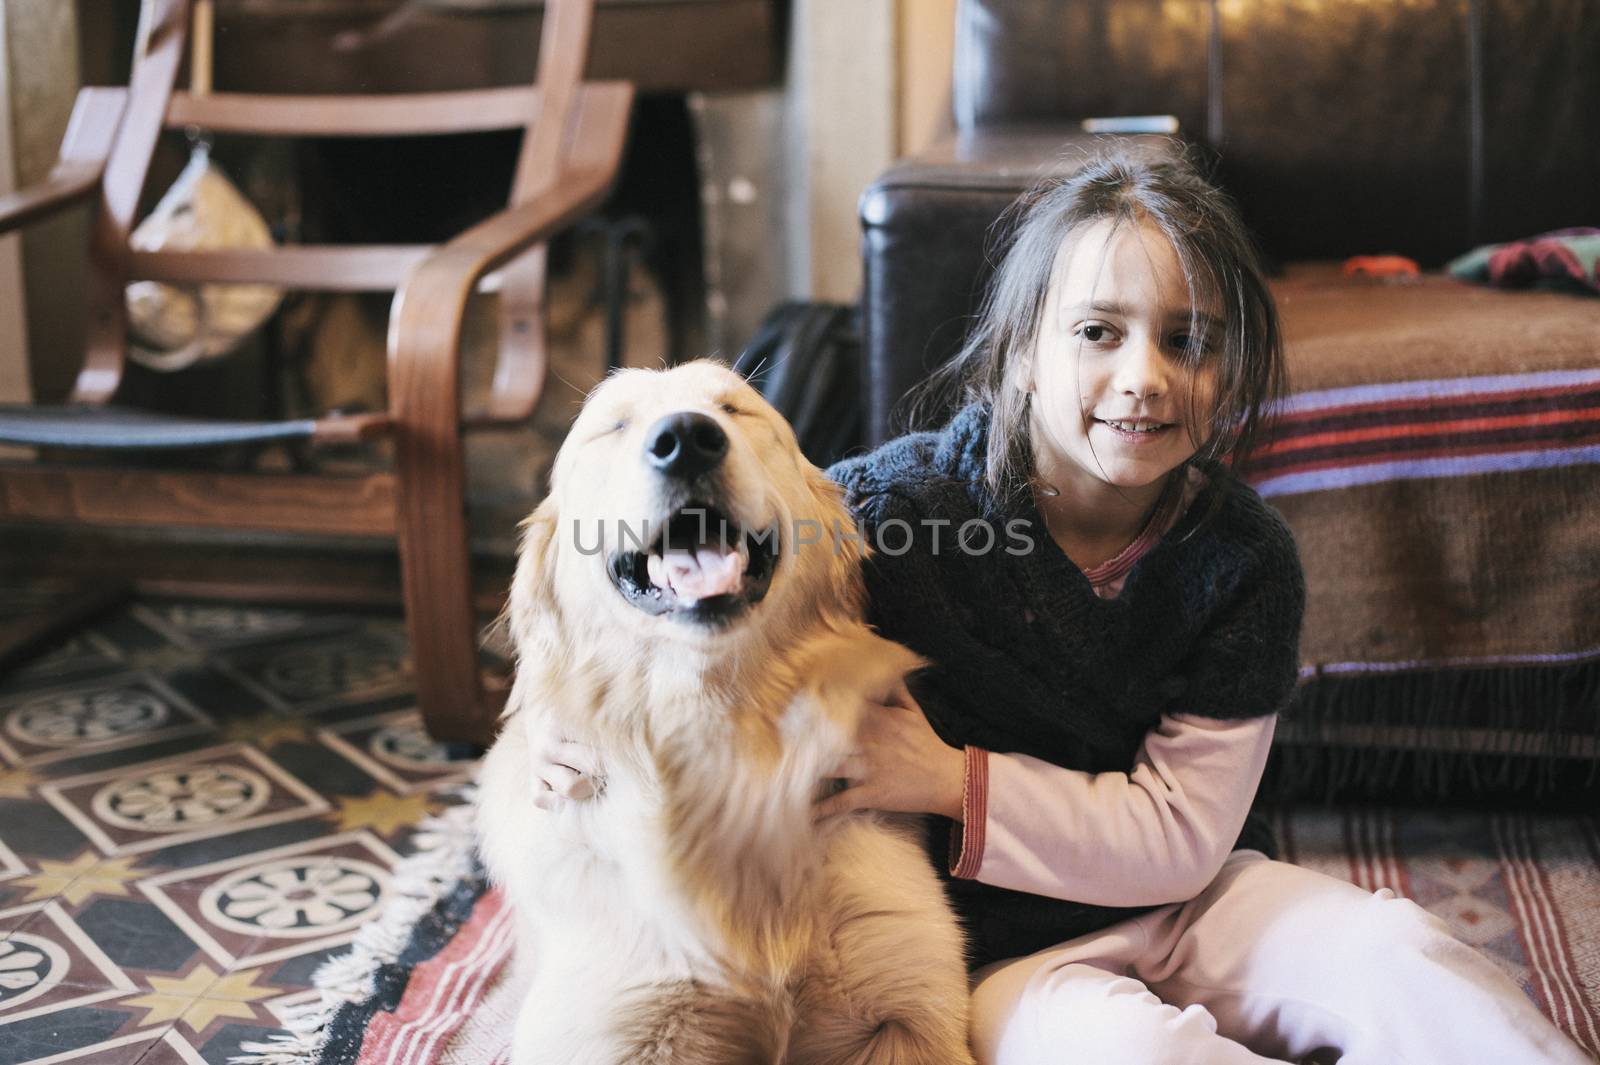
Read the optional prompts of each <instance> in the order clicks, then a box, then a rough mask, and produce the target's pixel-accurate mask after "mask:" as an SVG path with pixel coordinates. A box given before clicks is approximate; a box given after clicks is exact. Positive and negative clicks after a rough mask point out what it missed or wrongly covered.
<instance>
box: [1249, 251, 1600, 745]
mask: <svg viewBox="0 0 1600 1065" xmlns="http://www.w3.org/2000/svg"><path fill="white" fill-rule="evenodd" d="M1275 290H1276V293H1277V296H1278V300H1279V305H1280V308H1281V311H1282V314H1283V320H1284V329H1285V334H1286V344H1287V349H1288V354H1289V367H1290V381H1291V384H1292V387H1293V389H1294V391H1293V394H1292V395H1291V396H1290V398H1289V399H1288V401H1287V402H1286V404H1285V405H1284V406H1283V408H1282V409H1281V411H1280V417H1279V419H1278V422H1277V425H1276V427H1275V429H1274V431H1273V433H1272V435H1271V437H1270V439H1269V440H1268V442H1267V443H1266V445H1265V446H1264V447H1263V448H1262V449H1261V450H1260V451H1259V452H1258V453H1257V454H1256V455H1255V456H1254V457H1253V459H1252V460H1251V462H1250V463H1249V464H1248V465H1247V466H1246V467H1245V468H1244V470H1243V472H1244V473H1245V476H1246V477H1247V478H1248V479H1249V480H1250V481H1251V482H1252V483H1253V484H1254V485H1255V486H1256V488H1257V489H1258V490H1259V491H1260V492H1261V494H1262V495H1263V496H1266V497H1267V498H1268V499H1270V500H1271V502H1272V503H1273V505H1275V506H1276V507H1277V508H1278V509H1279V510H1281V511H1282V512H1283V514H1284V516H1285V517H1286V518H1287V519H1288V521H1289V524H1290V525H1291V526H1292V527H1293V529H1294V534H1295V539H1296V541H1297V542H1298V544H1299V546H1300V552H1301V557H1302V559H1303V561H1304V564H1305V569H1306V580H1307V590H1308V601H1307V612H1306V625H1305V633H1304V637H1303V642H1302V645H1301V655H1302V663H1303V670H1302V676H1303V678H1304V680H1305V681H1306V685H1305V686H1304V687H1303V688H1302V692H1301V697H1300V700H1299V703H1300V706H1299V709H1300V712H1299V713H1298V714H1292V715H1291V716H1290V718H1289V721H1288V722H1287V724H1289V726H1290V727H1289V729H1288V730H1287V732H1286V735H1285V738H1286V739H1287V740H1288V741H1289V742H1291V743H1293V742H1295V741H1296V740H1297V739H1299V740H1301V741H1305V742H1313V741H1315V742H1328V743H1338V742H1342V741H1339V740H1338V739H1337V737H1336V735H1335V734H1336V733H1340V732H1341V730H1342V731H1343V734H1344V735H1346V737H1347V738H1348V736H1349V735H1351V734H1350V733H1349V729H1350V728H1351V727H1356V728H1359V729H1364V730H1366V731H1365V732H1363V733H1362V735H1363V736H1364V737H1365V738H1364V739H1362V740H1358V741H1351V742H1355V743H1357V745H1358V746H1359V745H1364V746H1369V747H1377V748H1385V749H1393V748H1395V747H1396V746H1397V745H1399V746H1405V745H1407V744H1409V745H1410V746H1412V747H1418V746H1421V747H1428V746H1430V745H1431V746H1434V747H1437V746H1438V743H1439V742H1444V743H1446V744H1447V745H1454V746H1455V747H1456V748H1457V749H1458V750H1460V751H1462V752H1466V753H1474V752H1476V753H1480V754H1481V753H1484V752H1485V751H1490V753H1494V752H1493V751H1491V749H1497V750H1498V753H1499V754H1505V753H1507V751H1508V750H1511V749H1513V748H1514V749H1516V750H1519V751H1523V752H1524V753H1531V754H1536V755H1539V756H1541V757H1543V756H1555V757H1573V756H1576V757H1579V758H1583V759H1587V760H1590V761H1593V760H1594V759H1596V758H1597V757H1600V712H1597V711H1600V607H1597V606H1596V604H1597V603H1600V300H1595V299H1592V298H1584V297H1579V296H1572V295H1565V294H1558V293H1549V292H1507V291H1499V290H1493V289H1484V288H1478V287H1475V286H1470V285H1467V284H1465V283H1462V282H1459V281H1456V280H1453V279H1450V278H1447V277H1441V276H1424V277H1422V278H1420V279H1416V280H1414V281H1412V282H1410V283H1385V282H1382V281H1373V280H1371V279H1362V278H1346V277H1342V276H1341V275H1340V274H1339V273H1338V271H1337V269H1336V268H1322V267H1304V268H1301V269H1300V270H1298V271H1294V272H1291V273H1290V274H1289V276H1288V277H1287V278H1286V279H1285V280H1283V281H1281V282H1279V283H1278V284H1277V285H1276V286H1275ZM1402 674H1404V675H1405V676H1404V679H1403V680H1399V679H1396V680H1395V681H1394V682H1393V683H1381V682H1379V679H1380V678H1384V677H1391V678H1398V677H1399V676H1400V675H1402ZM1356 678H1360V679H1361V681H1362V683H1361V684H1360V685H1358V686H1357V687H1356V688H1351V687H1350V686H1348V685H1341V684H1338V683H1330V682H1333V681H1337V680H1341V679H1352V680H1354V679H1356ZM1353 693H1356V694H1353ZM1379 727H1381V728H1387V729H1389V730H1390V732H1389V734H1388V735H1387V736H1380V735H1378V734H1377V733H1375V732H1373V731H1372V730H1373V729H1374V728H1379ZM1296 729H1299V730H1300V732H1299V733H1298V734H1297V733H1296ZM1396 729H1402V730H1408V731H1407V732H1406V734H1405V735H1401V734H1400V733H1399V732H1396V731H1395V730H1396ZM1469 731H1470V732H1471V733H1472V735H1470V736H1469V735H1467V733H1468V732H1469ZM1430 737H1431V738H1430ZM1365 770H1366V771H1367V773H1368V775H1369V776H1371V775H1373V774H1376V773H1382V774H1387V773H1388V767H1387V766H1386V765H1384V764H1383V760H1382V759H1369V760H1367V761H1366V763H1365Z"/></svg>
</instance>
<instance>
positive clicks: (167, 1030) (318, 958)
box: [0, 593, 473, 1065]
mask: <svg viewBox="0 0 1600 1065" xmlns="http://www.w3.org/2000/svg"><path fill="white" fill-rule="evenodd" d="M0 602H3V606H0V615H4V614H16V613H21V612H23V611H24V610H26V609H28V608H29V607H30V606H33V605H36V604H32V603H30V602H29V601H28V597H27V596H26V595H18V594H9V593H8V594H7V595H6V596H5V598H4V600H3V601H0ZM404 649H405V639H404V633H403V631H402V627H401V625H400V622H399V619H398V618H397V617H396V616H394V615H382V614H362V613H354V612H338V611H327V610H322V611H319V610H311V609H299V608H293V609H288V608H285V609H278V608H264V609H263V608H247V607H237V606H220V605H216V604H206V603H194V602H160V601H143V602H137V603H132V604H129V605H128V606H126V607H124V608H122V609H120V610H118V611H117V612H115V613H114V614H112V615H110V616H108V617H105V618H103V619H102V620H100V621H98V622H97V623H95V624H93V625H91V626H89V627H87V628H86V629H84V630H82V631H80V632H79V633H77V634H75V635H74V636H72V637H71V638H70V639H68V640H67V641H66V642H65V643H64V644H62V645H60V646H58V647H56V648H55V649H53V650H51V651H49V652H47V653H45V654H44V655H42V656H40V657H37V658H35V659H33V660H31V661H29V662H27V663H25V664H24V665H22V666H21V667H19V668H17V669H15V670H13V671H12V672H10V673H9V674H7V675H5V676H3V677H0V1065H14V1063H21V1062H35V1063H41V1065H42V1063H45V1062H52V1063H53V1062H83V1063H90V1062H93V1063H97V1065H99V1063H106V1065H109V1063H117V1065H133V1063H135V1062H138V1063H141V1065H173V1063H180V1062H186V1063H191V1065H192V1063H194V1062H201V1061H204V1062H225V1061H227V1060H228V1058H229V1057H230V1056H231V1055H233V1054H236V1053H238V1050H239V1044H240V1043H241V1042H244V1041H251V1040H255V1039H258V1038H260V1037H261V1035H262V1034H263V1031H264V1030H267V1029H273V1028H276V1027H278V1011H280V1010H281V1009H282V1008H283V1007H284V1006H285V1005H286V1004H292V1003H294V1002H296V1001H299V1000H301V999H303V998H304V997H307V992H308V990H309V988H310V978H311V974H312V972H313V971H314V970H315V969H316V968H317V966H318V965H320V964H321V963H322V961H323V960H324V959H326V958H327V957H329V956H330V955H331V954H335V953H338V952H339V951H340V950H341V949H342V948H343V946H344V945H345V944H346V943H348V941H349V940H350V938H351V937H352V936H353V935H354V934H355V931H356V929H357V928H358V927H359V926H360V925H361V924H362V923H363V922H365V921H366V920H368V919H369V918H371V917H372V916H373V915H374V914H375V913H376V912H377V910H378V908H379V907H380V906H381V905H382V903H383V900H384V897H385V893H386V892H387V891H389V890H390V887H389V871H390V869H391V868H392V866H393V865H394V863H395V862H396V861H397V860H398V859H399V858H400V857H401V856H403V855H405V854H406V853H408V851H409V849H410V840H411V836H412V834H413V831H414V828H413V826H415V825H416V824H417V822H418V821H420V820H421V819H422V818H423V817H424V816H425V815H427V814H428V813H429V812H431V811H433V810H436V809H438V808H440V807H441V806H442V805H443V804H445V803H447V802H448V801H449V799H448V798H446V797H444V796H443V795H441V792H442V791H444V790H447V789H448V788H449V787H450V786H451V785H453V784H456V783H459V782H461V781H462V780H463V779H465V777H466V776H467V774H468V772H469V770H470V765H471V763H470V758H471V755H472V753H473V752H472V751H470V750H467V749H463V748H449V747H444V746H440V745H436V744H434V743H432V742H431V741H430V740H429V739H428V738H427V737H426V736H425V735H424V734H423V732H422V730H421V727H420V724H419V722H418V719H417V716H416V713H415V710H414V706H413V702H412V699H411V698H410V696H409V693H408V690H407V687H406V677H405V673H404V670H403V665H404V663H403V656H404Z"/></svg>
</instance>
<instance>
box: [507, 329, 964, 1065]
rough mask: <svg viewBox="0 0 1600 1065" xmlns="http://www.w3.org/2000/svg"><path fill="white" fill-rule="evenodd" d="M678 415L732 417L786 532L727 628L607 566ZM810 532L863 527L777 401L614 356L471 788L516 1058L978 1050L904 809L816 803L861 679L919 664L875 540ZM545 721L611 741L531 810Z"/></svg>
mask: <svg viewBox="0 0 1600 1065" xmlns="http://www.w3.org/2000/svg"><path fill="white" fill-rule="evenodd" d="M677 411H696V412H700V413H703V414H705V415H707V416H709V417H711V418H714V419H715V420H716V421H717V423H718V424H719V425H720V427H721V428H722V429H723V430H724V432H725V433H726V434H727V436H728V439H729V450H728V454H727V456H726V459H725V460H724V466H725V480H724V482H723V483H724V488H725V490H726V495H725V496H724V497H723V499H724V501H725V502H726V504H727V507H726V509H727V511H728V513H729V514H730V516H732V517H735V518H736V519H737V520H740V521H741V522H743V523H745V524H746V525H748V526H750V527H760V526H765V525H766V524H768V523H769V522H771V523H776V524H777V526H778V527H779V528H780V529H781V534H780V535H781V537H782V550H781V553H780V558H779V560H778V563H777V567H776V569H775V571H774V573H773V577H772V584H771V587H770V589H769V591H768V593H767V595H766V597H765V598H764V599H763V600H762V601H761V602H759V603H757V604H755V605H754V606H753V607H752V608H751V609H750V610H749V612H748V613H747V614H745V615H744V616H743V617H741V618H740V619H738V620H736V621H734V622H733V623H732V624H731V625H728V626H726V627H721V628H714V627H709V626H702V625H698V624H694V623H686V622H684V621H682V620H680V619H674V618H671V617H665V616H651V615H649V614H646V613H644V612H642V611H640V610H638V609H636V608H635V607H633V606H632V605H630V604H629V603H628V602H626V601H625V600H624V598H623V597H622V595H621V594H620V593H619V592H618V590H617V589H616V588H615V587H614V586H613V585H612V584H611V583H610V581H609V578H608V577H607V575H606V570H605V565H606V558H607V557H608V555H609V554H610V552H611V550H612V548H613V547H614V546H615V545H616V538H617V536H618V535H619V532H618V530H617V528H616V522H617V521H618V520H619V519H621V520H627V521H630V522H634V523H637V522H639V521H640V520H641V519H644V518H655V517H658V516H659V515H661V514H662V512H663V507H670V506H671V505H673V504H672V503H670V502H665V501H666V499H667V496H666V495H665V494H664V493H665V489H664V488H663V486H662V484H661V481H662V478H661V476H660V475H659V474H658V473H657V472H656V471H654V470H653V469H652V468H650V466H649V464H648V463H646V462H645V461H644V447H645V433H646V432H647V430H648V429H649V428H650V427H651V425H652V424H653V423H655V422H656V419H657V418H658V417H660V416H662V415H665V414H668V413H672V412H677ZM730 411H732V413H730ZM806 521H811V522H815V523H816V524H815V525H814V526H813V525H806V524H805V522H806ZM602 522H603V523H604V525H603V538H604V543H603V549H602V550H600V551H599V552H595V551H594V550H593V549H594V547H595V545H596V542H597V540H600V539H601V537H602V532H601V523H602ZM797 522H799V523H800V524H798V525H797V524H796V523H797ZM797 528H798V529H824V530H834V529H836V528H840V529H844V530H850V529H851V528H852V526H851V525H850V521H849V515H848V512H847V511H846V510H845V508H844V506H843V504H842V502H841V501H840V498H839V494H838V489H837V488H836V487H835V486H834V485H833V484H832V483H831V482H829V481H828V480H827V478H826V477H824V476H823V475H822V473H821V472H820V471H819V470H817V469H816V468H815V467H814V466H811V465H810V464H809V463H807V462H806V461H805V460H804V459H803V458H802V457H801V455H800V451H799V449H798V447H797V446H796V443H795V438H794V434H793V431H792V430H791V429H790V427H789V426H788V424H787V423H786V422H785V421H784V420H783V419H782V418H781V417H780V416H779V415H778V414H777V413H776V412H775V411H774V410H772V408H771V407H770V406H768V405H767V404H766V403H765V402H764V401H763V400H762V399H761V397H760V396H759V395H758V394H757V393H756V392H755V391H754V390H753V389H752V388H750V386H749V385H748V384H746V383H745V382H744V380H743V379H742V378H740V377H739V376H738V375H736V374H734V373H732V372H731V371H729V370H728V369H727V368H725V367H723V366H721V365H719V364H716V363H712V362H709V361H700V362H695V363H690V364H688V365H686V366H682V367H678V368H676V369H672V370H669V371H649V370H630V371H624V372H622V373H620V374H617V375H615V376H613V377H611V378H608V379H607V380H606V381H605V382H604V383H603V384H602V385H601V386H600V387H599V388H598V389H596V391H595V393H594V394H593V395H592V396H591V397H590V400H589V402H588V403H587V404H586V405H585V408H584V410H583V411H582V413H581V415H580V416H579V418H578V420H577V422H576V424H575V425H574V426H573V428H572V431H571V433H570V434H569V436H568V442H567V443H566V444H565V445H564V446H563V447H562V449H561V451H560V453H559V455H558V456H557V458H556V464H555V469H554V473H553V475H552V483H551V492H550V495H549V497H548V498H547V499H546V500H545V502H544V503H543V504H542V505H541V506H540V507H539V508H538V510H536V511H535V512H534V514H533V516H532V517H531V518H530V519H529V520H528V522H527V523H526V527H525V537H524V540H523V546H522V551H521V555H520V558H519V563H518V567H517V574H516V578H515V582H514V585H513V590H512V597H511V607H510V611H509V616H510V621H511V626H512V630H513V635H514V638H515V641H516V645H517V651H518V658H519V664H518V670H517V676H516V680H515V683H514V686H513V689H512V693H511V699H510V704H509V707H508V717H507V719H506V721H505V727H504V731H503V732H502V734H501V736H500V738H499V740H498V741H497V742H496V744H495V745H494V747H493V749H492V750H491V751H490V752H489V755H488V757H487V758H486V760H485V764H484V766H483V770H482V776H481V789H480V799H479V814H478V823H479V831H480V837H481V848H482V852H483V855H484V858H485V861H486V864H487V866H488V868H489V871H490V873H491V875H492V877H493V878H494V879H495V880H496V881H497V882H499V883H500V884H502V885H503V886H504V888H505V890H506V892H507V893H508V897H509V898H510V900H511V902H512V904H513V905H514V906H515V907H516V910H517V915H518V935H519V940H518V948H517V958H518V966H519V973H520V975H521V976H522V978H524V979H527V980H529V981H530V989H529V991H528V993H527V998H526V1000H525V1003H524V1006H523V1008H522V1010H521V1012H520V1015H519V1018H518V1021H517V1028H516V1033H515V1041H514V1051H513V1058H512V1060H513V1062H514V1065H602V1063H603V1065H622V1063H629V1065H637V1063H658V1062H659V1063H666V1062H673V1063H678V1065H733V1063H740V1065H743V1063H750V1065H756V1063H761V1065H771V1063H778V1062H783V1063H789V1065H811V1063H819V1065H820V1063H838V1065H844V1063H859V1065H887V1063H890V1062H894V1063H905V1065H922V1063H927V1065H934V1063H938V1065H960V1063H968V1062H970V1061H971V1057H970V1053H969V1051H968V1048H967V1038H966V1025H967V981H966V971H965V967H964V965H963V964H962V954H961V940H960V933H959V930H958V928H957V925H956V923H955V921H954V918H953V917H952V916H951V914H950V912H949V909H948V906H947V904H946V902H945V899H944V897H943V894H942V891H941V889H940V886H939V883H938V880H937V878H936V877H935V875H934V873H933V870H932V869H931V868H930V866H929V864H928V861H927V858H926V857H925V855H924V853H923V851H922V848H921V846H920V844H919V843H918V834H917V830H916V823H915V821H914V820H911V819H906V818H893V817H890V816H887V815H882V814H876V813H857V814H852V815H846V816H842V817H836V818H830V819H827V820H825V821H823V822H821V823H820V824H815V825H814V824H813V822H812V817H811V813H810V807H811V804H812V802H813V800H814V799H815V798H816V796H817V795H818V789H819V786H820V785H822V783H823V782H824V780H825V778H826V777H827V776H828V774H829V772H830V770H832V769H833V768H834V767H835V766H837V764H838V763H839V761H840V760H841V758H842V757H843V756H844V755H845V754H846V753H847V752H848V750H849V748H850V747H851V744H852V738H853V734H854V731H855V727H856V723H857V720H858V718H859V715H860V713H861V711H862V708H863V705H864V702H865V700H866V699H868V698H877V699H880V700H881V699H884V698H885V697H886V696H887V695H888V693H889V692H890V691H892V690H893V689H894V687H895V686H896V685H897V684H898V683H899V682H900V680H901V678H902V677H903V675H904V674H905V673H906V672H907V671H908V670H911V669H914V668H916V667H917V666H918V665H920V664H921V663H920V662H919V660H918V659H917V658H916V656H914V655H913V654H912V653H911V652H910V651H908V650H907V649H905V648H904V647H901V646H900V645H898V644H894V643H890V642H889V641H886V640H884V639H882V638H880V637H878V636H877V635H875V634H874V633H873V632H872V631H871V630H870V629H869V628H867V626H866V625H864V624H863V623H862V621H861V608H862V602H863V598H864V592H863V588H862V584H861V577H860V573H859V563H860V561H861V558H862V555H863V550H862V546H861V544H860V542H859V540H855V539H852V538H849V537H843V538H840V537H835V536H833V535H832V534H831V532H830V533H829V534H827V535H824V536H823V538H822V542H820V543H813V544H800V543H798V542H797V538H796V537H795V536H794V531H795V530H796V529H797ZM575 537H576V538H575ZM803 538H806V537H805V534H804V533H802V535H801V537H800V538H799V539H803ZM580 549H581V550H580ZM552 737H555V738H562V739H568V740H574V741H578V742H582V743H587V744H591V745H593V746H594V747H595V748H596V749H597V751H598V753H599V756H600V758H601V760H602V763H603V771H604V780H605V788H604V791H603V793H602V794H601V795H600V796H599V797H598V798H595V799H591V800H584V801H572V802H569V803H567V804H565V805H564V806H562V807H561V808H559V809H557V810H553V811H545V810H541V809H538V808H536V807H535V805H534V802H533V791H532V789H533V788H534V787H538V786H540V782H539V781H538V780H537V779H535V778H534V777H533V775H532V772H531V769H532V765H531V757H532V756H531V754H530V751H533V750H537V749H539V746H540V743H541V741H542V740H544V739H547V738H552Z"/></svg>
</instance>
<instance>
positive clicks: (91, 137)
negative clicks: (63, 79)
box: [0, 86, 128, 234]
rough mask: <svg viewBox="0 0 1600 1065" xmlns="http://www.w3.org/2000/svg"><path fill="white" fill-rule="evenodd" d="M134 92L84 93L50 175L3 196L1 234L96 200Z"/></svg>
mask: <svg viewBox="0 0 1600 1065" xmlns="http://www.w3.org/2000/svg"><path fill="white" fill-rule="evenodd" d="M127 99H128V90H126V89H117V88H112V89H108V88H100V87H97V86H91V87H89V88H86V89H82V90H80V91H79V92H78V98H77V100H76V101H75V102H74V103H73V105H72V117H71V118H70V119H68V120H67V133H66V136H65V137H64V138H63V139H62V141H61V154H60V157H59V161H58V162H57V163H56V165H55V166H54V167H53V168H52V169H51V171H50V176H49V177H47V178H45V179H44V180H43V181H41V182H38V183H37V184H34V185H29V186H28V187H27V188H24V189H18V190H17V191H15V192H8V193H6V194H5V195H3V196H0V234H3V233H9V232H10V231H11V230H13V229H19V228H21V227H22V226H25V225H27V224H28V223H30V222H35V221H37V220H39V219H40V218H44V217H46V216H48V215H51V214H54V213H55V212H57V211H62V210H65V209H66V208H68V207H71V206H72V205H73V204H76V203H81V202H82V201H84V200H86V199H88V198H89V197H91V196H93V195H94V193H95V190H96V189H98V188H99V187H100V175H101V173H102V172H103V171H104V170H105V167H106V158H107V157H108V156H109V155H110V154H111V145H112V143H113V142H114V141H115V139H116V135H117V127H118V125H119V123H121V121H122V110H123V107H124V106H125V105H126V104H127Z"/></svg>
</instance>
